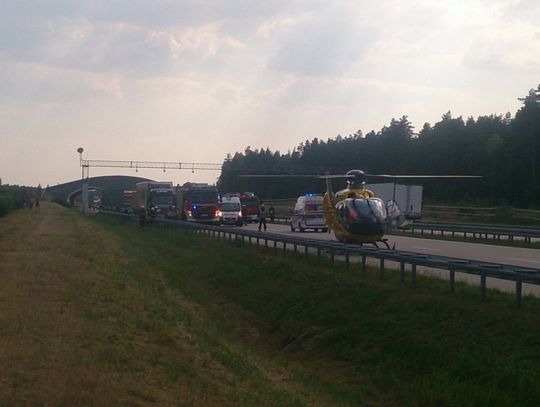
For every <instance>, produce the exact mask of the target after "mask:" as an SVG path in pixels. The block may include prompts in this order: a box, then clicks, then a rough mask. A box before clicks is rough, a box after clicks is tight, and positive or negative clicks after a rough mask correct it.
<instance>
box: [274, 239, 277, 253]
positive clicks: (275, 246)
mask: <svg viewBox="0 0 540 407" xmlns="http://www.w3.org/2000/svg"><path fill="white" fill-rule="evenodd" d="M274 254H277V240H274Z"/></svg>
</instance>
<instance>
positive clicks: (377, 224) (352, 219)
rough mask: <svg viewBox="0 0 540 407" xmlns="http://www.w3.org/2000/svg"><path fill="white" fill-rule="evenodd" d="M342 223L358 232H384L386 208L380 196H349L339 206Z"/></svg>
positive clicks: (352, 230)
mask: <svg viewBox="0 0 540 407" xmlns="http://www.w3.org/2000/svg"><path fill="white" fill-rule="evenodd" d="M336 209H337V213H338V219H339V221H340V223H341V224H342V225H343V226H344V227H345V228H346V229H347V230H349V231H351V232H357V233H373V234H379V233H383V232H384V229H385V227H386V219H387V215H386V208H385V206H384V202H383V201H382V200H381V199H379V198H368V199H356V198H347V199H344V200H343V201H341V202H339V203H338V205H337V207H336Z"/></svg>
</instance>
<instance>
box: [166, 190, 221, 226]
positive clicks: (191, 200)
mask: <svg viewBox="0 0 540 407" xmlns="http://www.w3.org/2000/svg"><path fill="white" fill-rule="evenodd" d="M176 197H177V207H178V211H179V214H178V216H179V218H180V219H182V220H186V221H188V222H204V223H215V224H219V208H218V190H217V188H216V187H215V186H213V185H209V184H203V183H195V182H186V183H185V184H184V185H182V186H181V187H178V188H177V190H176Z"/></svg>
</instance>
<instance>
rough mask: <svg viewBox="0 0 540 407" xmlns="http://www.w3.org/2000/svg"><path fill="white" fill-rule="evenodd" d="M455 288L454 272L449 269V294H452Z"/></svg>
mask: <svg viewBox="0 0 540 407" xmlns="http://www.w3.org/2000/svg"><path fill="white" fill-rule="evenodd" d="M455 288H456V270H454V269H453V268H451V269H450V293H451V294H454V290H455Z"/></svg>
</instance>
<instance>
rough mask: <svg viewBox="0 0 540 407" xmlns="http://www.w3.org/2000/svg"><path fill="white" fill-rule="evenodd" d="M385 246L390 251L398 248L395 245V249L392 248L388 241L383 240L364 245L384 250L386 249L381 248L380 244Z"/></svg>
mask: <svg viewBox="0 0 540 407" xmlns="http://www.w3.org/2000/svg"><path fill="white" fill-rule="evenodd" d="M381 243H382V244H383V245H384V246H385V247H386V248H387V249H388V250H395V248H396V246H395V245H394V247H392V248H391V247H390V245H389V244H388V239H381V240H376V241H374V242H367V243H362V245H373V246H375V247H376V248H377V249H384V248H385V247H380V246H379V244H381Z"/></svg>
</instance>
